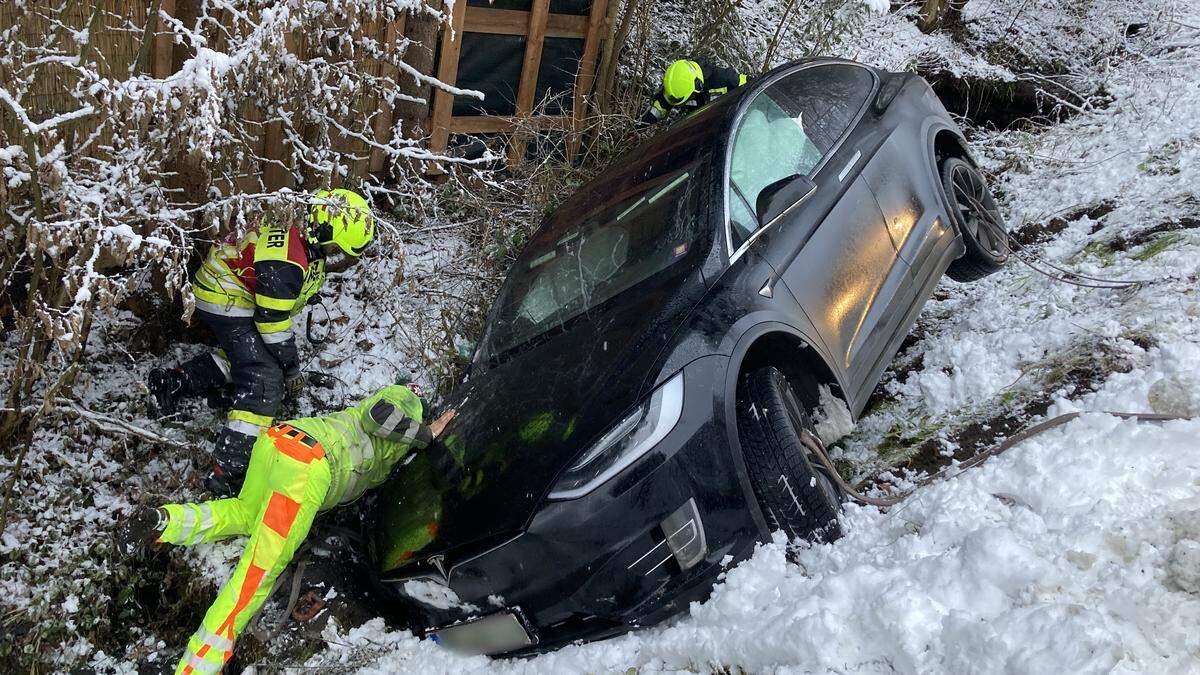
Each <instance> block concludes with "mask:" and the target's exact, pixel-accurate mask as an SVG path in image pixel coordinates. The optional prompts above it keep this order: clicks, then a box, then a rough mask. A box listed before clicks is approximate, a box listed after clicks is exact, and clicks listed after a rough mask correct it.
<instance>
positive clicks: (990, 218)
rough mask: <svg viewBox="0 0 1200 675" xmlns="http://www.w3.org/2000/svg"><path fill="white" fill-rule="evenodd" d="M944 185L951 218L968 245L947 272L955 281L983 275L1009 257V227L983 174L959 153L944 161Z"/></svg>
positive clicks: (999, 265) (996, 268) (991, 271)
mask: <svg viewBox="0 0 1200 675" xmlns="http://www.w3.org/2000/svg"><path fill="white" fill-rule="evenodd" d="M941 173H942V187H943V188H945V190H946V198H947V199H948V200H949V202H950V203H949V207H950V218H951V219H952V220H953V221H954V226H955V227H956V228H957V229H958V231H959V233H960V234H961V235H962V239H963V244H964V245H965V246H966V247H967V251H966V253H964V254H963V255H962V257H961V258H959V259H958V260H955V261H954V262H952V263H950V268H949V269H947V270H946V274H947V275H948V276H949V277H950V278H951V279H953V280H955V281H960V282H968V281H975V280H976V279H982V278H983V277H986V276H987V275H989V274H991V273H993V272H995V271H996V270H998V269H1000V268H1001V267H1003V266H1004V263H1005V262H1007V261H1008V228H1007V227H1006V226H1005V225H1004V217H1003V216H1001V215H1000V209H999V207H997V206H996V200H995V199H993V198H992V191H991V190H990V189H988V186H987V181H986V180H985V179H984V177H983V174H982V173H980V172H979V169H976V168H975V167H974V166H972V165H971V163H970V162H967V161H965V160H963V159H960V158H958V157H951V158H949V159H947V160H946V161H944V162H942V168H941Z"/></svg>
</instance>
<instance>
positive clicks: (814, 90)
mask: <svg viewBox="0 0 1200 675" xmlns="http://www.w3.org/2000/svg"><path fill="white" fill-rule="evenodd" d="M874 88H875V78H874V76H873V75H872V74H871V71H869V70H867V69H866V68H861V67H859V66H851V65H845V64H829V65H824V66H816V67H813V68H807V69H805V70H801V71H800V72H798V73H796V74H795V75H791V76H788V77H785V78H783V79H782V80H780V81H779V82H777V83H776V84H775V85H774V86H772V89H774V90H777V91H776V92H775V93H776V95H777V96H779V97H780V98H781V99H783V100H785V101H787V106H788V109H789V111H790V112H791V113H792V114H793V115H796V116H798V117H802V118H803V119H804V129H805V132H806V133H807V134H808V137H809V138H810V139H811V140H812V142H813V143H815V144H816V146H817V147H818V148H819V149H820V151H821V154H822V155H824V154H826V153H828V152H829V151H830V150H831V149H832V148H833V146H834V145H836V144H837V141H838V139H839V138H841V137H842V134H844V133H846V131H847V130H848V129H849V128H850V124H851V123H852V122H853V121H854V118H855V116H856V115H858V111H859V110H861V109H862V107H863V106H864V105H866V104H867V99H869V98H870V96H871V92H872V91H873V90H874Z"/></svg>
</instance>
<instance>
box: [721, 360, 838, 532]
mask: <svg viewBox="0 0 1200 675" xmlns="http://www.w3.org/2000/svg"><path fill="white" fill-rule="evenodd" d="M737 418H738V438H739V439H740V440H741V444H742V453H743V456H744V457H745V459H746V468H747V470H748V471H749V473H750V482H751V484H752V485H753V486H754V493H755V496H757V497H758V504H759V506H760V507H762V511H763V516H765V517H766V519H767V524H768V525H769V526H770V527H771V528H772V530H783V531H784V532H785V533H786V534H787V535H788V536H789V537H790V538H791V539H793V540H797V539H798V540H804V541H818V542H828V541H833V540H834V539H837V538H838V537H840V536H842V530H841V526H840V525H839V524H838V510H839V508H840V504H841V494H840V492H839V491H838V488H837V486H836V484H835V483H834V482H833V481H832V480H831V479H830V477H829V476H828V474H826V472H825V469H824V467H822V466H821V465H820V463H819V462H818V461H817V460H816V458H813V459H812V460H811V461H810V460H809V457H808V449H807V448H806V447H805V446H804V445H803V444H802V443H801V442H800V431H801V430H802V429H807V430H809V431H810V432H811V431H813V427H812V423H811V422H810V421H809V419H808V415H807V413H805V411H804V407H803V405H802V404H801V403H800V400H799V399H798V398H797V397H796V393H795V391H793V389H792V386H791V384H790V383H789V382H788V380H787V378H786V377H785V376H784V374H783V373H782V372H780V371H779V370H778V369H776V368H772V367H766V368H759V369H758V370H754V371H751V372H750V373H748V374H746V375H745V376H744V377H743V379H742V381H741V383H740V386H739V387H738V403H737ZM814 435H815V432H814Z"/></svg>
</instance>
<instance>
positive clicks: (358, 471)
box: [117, 385, 455, 675]
mask: <svg viewBox="0 0 1200 675" xmlns="http://www.w3.org/2000/svg"><path fill="white" fill-rule="evenodd" d="M454 415H455V412H454V411H453V410H449V411H447V412H445V413H444V414H442V415H441V416H440V417H438V418H437V419H436V420H433V421H429V413H428V407H427V406H426V404H425V401H424V400H422V399H421V398H420V397H419V396H418V395H417V394H416V393H415V392H414V391H413V390H412V389H410V388H409V387H405V386H401V385H390V386H387V387H384V388H383V389H381V390H379V391H378V392H376V393H375V394H373V395H371V396H369V397H367V398H366V399H365V400H363V401H362V402H360V403H358V404H357V405H355V406H352V407H350V408H346V409H345V410H340V411H338V412H335V413H332V414H329V415H325V416H322V417H306V418H302V419H296V420H290V421H287V422H281V423H279V424H276V425H274V426H271V427H269V428H267V429H266V430H265V431H264V432H263V433H262V434H261V435H259V436H258V437H257V440H255V442H254V444H253V453H252V454H251V456H250V464H249V469H248V471H247V473H246V480H245V483H244V484H243V485H242V488H241V491H240V492H239V493H238V495H237V497H232V498H229V499H215V500H211V501H206V502H200V503H184V504H167V505H165V506H162V507H159V508H152V507H143V508H142V509H140V510H139V511H138V512H137V513H135V514H134V515H133V517H131V518H130V519H129V520H128V521H127V522H126V523H125V525H124V526H123V527H122V528H121V530H119V531H118V534H117V545H118V546H119V549H120V551H121V552H122V553H124V554H126V555H132V554H133V553H135V552H136V551H138V550H139V549H141V548H142V547H143V546H146V545H148V544H149V543H150V542H152V541H154V542H158V543H168V544H175V545H178V546H191V545H193V544H198V543H201V542H211V541H219V540H222V539H228V538H230V537H237V536H243V537H249V539H248V540H247V541H246V547H245V550H244V551H243V553H242V557H241V559H240V560H239V561H238V564H237V567H236V568H235V569H234V572H233V576H232V577H230V579H229V580H228V581H227V582H225V585H224V586H222V587H221V590H220V592H219V593H218V594H217V598H216V600H214V601H213V604H212V606H210V607H209V609H208V611H207V612H206V613H205V614H204V619H203V621H202V622H201V624H200V628H199V629H198V630H197V631H196V632H195V633H193V634H192V636H191V638H189V639H188V644H187V649H186V651H185V652H184V654H183V657H182V658H181V659H180V660H179V663H178V665H177V666H176V669H175V673H176V674H177V675H179V674H183V675H215V674H216V673H219V672H221V670H222V669H223V668H224V667H225V664H226V663H227V662H228V661H229V659H230V657H232V656H233V651H234V644H235V642H236V641H237V639H238V637H239V636H240V635H241V634H242V632H243V631H244V630H245V629H246V626H247V625H249V623H250V621H251V620H252V619H253V618H254V615H255V614H256V613H257V612H258V610H259V608H260V607H262V604H263V602H264V601H266V599H267V597H268V596H269V595H270V594H271V588H272V587H273V586H274V585H275V582H276V581H277V580H278V578H279V574H280V573H281V572H283V570H284V568H286V567H287V565H288V563H289V562H290V561H291V559H292V556H294V555H295V554H296V551H297V550H298V549H299V548H300V545H301V544H303V543H304V540H305V539H306V538H307V537H308V533H309V530H310V529H311V527H312V524H313V519H314V518H315V517H316V515H317V514H318V513H319V512H322V511H327V510H329V509H332V508H335V507H337V506H340V505H343V504H348V503H350V502H352V501H354V500H356V499H358V498H359V497H360V496H361V495H362V494H363V493H364V492H366V491H367V490H370V489H371V488H374V487H376V486H378V485H380V484H382V483H383V482H384V481H385V480H387V478H388V476H389V475H390V474H391V472H392V469H393V468H394V467H395V466H396V465H397V464H399V463H400V462H401V461H402V460H404V458H406V457H408V455H409V453H410V452H415V451H419V450H421V449H423V448H426V447H428V446H429V445H430V443H432V442H433V441H434V439H436V438H437V437H438V436H440V435H441V433H442V430H443V429H444V428H445V427H446V425H447V424H449V423H450V421H451V420H452V419H454Z"/></svg>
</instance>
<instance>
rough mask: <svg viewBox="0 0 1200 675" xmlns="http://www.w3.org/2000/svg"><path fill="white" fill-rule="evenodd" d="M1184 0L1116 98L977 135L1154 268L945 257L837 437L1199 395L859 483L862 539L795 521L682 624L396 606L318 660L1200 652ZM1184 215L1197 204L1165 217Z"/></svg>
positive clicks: (880, 664) (850, 668) (850, 664)
mask: <svg viewBox="0 0 1200 675" xmlns="http://www.w3.org/2000/svg"><path fill="white" fill-rule="evenodd" d="M976 4H977V3H970V4H969V6H972V5H976ZM978 4H987V3H978ZM1035 4H1039V5H1046V3H1035ZM1128 4H1130V5H1136V4H1141V5H1142V6H1141V7H1140V8H1133V9H1128V8H1124V9H1122V11H1123V12H1124V11H1130V12H1135V13H1136V12H1137V11H1141V12H1143V14H1142V15H1143V16H1144V15H1145V13H1147V12H1149V11H1159V10H1161V9H1162V8H1163V7H1166V6H1167V5H1166V4H1164V3H1155V4H1153V6H1151V3H1128ZM977 9H978V8H977ZM1042 9H1044V8H1042ZM1172 9H1173V10H1174V11H1175V12H1176V13H1174V14H1170V15H1168V17H1169V18H1168V19H1167V20H1163V21H1162V22H1161V23H1160V24H1158V25H1157V26H1155V27H1154V28H1153V29H1152V30H1153V32H1154V33H1155V35H1154V36H1151V37H1147V38H1145V39H1144V40H1142V41H1138V42H1136V43H1131V44H1130V45H1129V49H1130V50H1131V52H1132V53H1130V54H1127V55H1125V57H1124V58H1123V60H1122V61H1121V62H1119V63H1116V64H1114V65H1113V66H1112V67H1111V68H1106V69H1102V70H1101V69H1099V68H1098V70H1097V75H1098V76H1099V75H1100V74H1101V72H1102V73H1103V77H1104V78H1105V82H1106V87H1107V88H1108V90H1109V92H1110V93H1111V95H1112V96H1113V99H1114V100H1113V101H1112V103H1111V104H1110V105H1109V106H1107V107H1106V108H1104V109H1102V110H1096V111H1092V112H1088V113H1086V114H1083V115H1080V116H1077V117H1075V118H1074V119H1072V120H1071V121H1069V122H1067V123H1064V124H1061V125H1058V126H1056V127H1054V128H1050V129H1048V130H1046V131H1044V132H1040V133H1026V132H1000V133H988V134H981V135H979V136H978V137H977V138H976V145H977V150H978V152H979V154H980V156H981V159H982V161H983V162H984V163H985V166H986V167H987V168H988V169H990V170H993V171H997V172H1001V173H1000V179H999V181H998V185H997V187H998V189H999V191H1000V192H1001V194H1002V195H1003V206H1004V208H1005V211H1006V213H1007V214H1008V217H1009V219H1010V221H1011V223H1012V224H1013V226H1014V227H1016V226H1019V225H1022V224H1026V223H1035V224H1045V223H1047V222H1048V221H1049V220H1050V219H1051V218H1052V217H1054V216H1058V215H1062V214H1064V213H1068V214H1080V213H1082V212H1083V211H1086V210H1088V207H1094V206H1096V205H1099V204H1101V203H1103V202H1105V201H1110V202H1112V204H1113V205H1114V206H1115V209H1113V210H1111V211H1110V212H1108V213H1107V214H1104V215H1099V213H1100V212H1099V211H1092V213H1093V214H1094V215H1095V219H1093V217H1091V216H1088V215H1078V216H1077V217H1075V219H1074V220H1072V221H1071V222H1068V223H1067V224H1066V228H1065V229H1063V230H1062V231H1061V232H1058V233H1057V234H1054V235H1053V236H1052V237H1051V238H1050V240H1049V241H1048V243H1045V244H1044V245H1042V246H1041V247H1040V248H1039V249H1038V251H1037V254H1038V255H1039V256H1041V257H1043V258H1045V259H1048V260H1051V261H1055V262H1056V263H1058V264H1060V265H1063V266H1066V267H1069V268H1072V269H1076V270H1078V271H1080V272H1083V273H1086V274H1090V275H1093V276H1098V277H1106V278H1113V279H1145V280H1151V281H1152V283H1149V284H1146V285H1144V286H1141V287H1139V288H1136V289H1133V290H1123V291H1122V290H1097V289H1087V288H1077V287H1074V286H1069V285H1064V284H1061V283H1057V282H1054V281H1051V280H1049V279H1046V278H1045V277H1042V276H1040V275H1038V274H1035V273H1033V272H1032V271H1031V270H1029V269H1028V268H1026V267H1023V266H1021V265H1019V264H1016V262H1015V261H1014V263H1013V264H1011V265H1010V266H1009V267H1008V268H1007V269H1006V270H1005V271H1003V272H1001V273H999V274H996V275H994V276H992V277H990V278H988V279H986V280H984V281H982V282H980V283H977V284H974V285H970V286H959V285H955V284H953V283H952V282H946V283H945V284H944V285H943V291H944V293H943V294H942V295H940V296H939V298H938V299H936V300H935V301H933V302H931V303H930V304H929V305H928V306H927V308H926V310H925V313H924V315H923V317H922V321H921V326H922V328H923V329H924V330H923V333H922V334H921V337H920V339H918V340H916V341H915V342H913V343H912V344H911V345H910V346H909V347H908V349H907V350H906V351H905V353H904V354H902V357H901V360H900V363H903V364H911V363H912V362H914V361H918V362H919V366H918V367H916V368H912V369H911V370H908V371H907V372H901V373H900V374H899V375H898V376H897V377H895V379H893V380H892V381H891V382H889V383H888V384H887V385H886V387H885V389H886V393H887V394H888V395H889V396H888V398H889V399H890V400H889V401H888V402H887V403H885V404H884V405H880V406H877V407H876V408H875V412H873V413H872V414H869V415H868V416H867V417H866V418H865V419H864V420H862V422H861V424H860V426H859V428H858V429H857V430H856V432H855V433H854V434H853V435H852V436H851V437H850V438H849V439H847V440H846V441H844V442H843V444H842V446H843V447H842V456H843V457H844V458H846V459H849V460H852V461H856V462H857V463H859V465H860V466H863V467H869V466H871V461H872V457H871V450H872V448H873V447H874V446H876V445H877V444H879V443H880V442H881V441H882V440H883V439H884V438H885V437H886V436H887V435H888V434H889V433H891V434H893V435H897V429H900V430H901V431H902V430H903V429H905V428H906V427H911V426H919V425H924V426H925V427H927V428H929V429H930V433H931V434H932V435H933V436H935V437H940V438H941V439H942V442H943V445H945V446H946V448H947V451H952V450H953V449H954V446H955V443H954V441H955V431H956V430H958V429H960V428H961V427H962V425H963V424H964V423H965V422H966V421H968V420H977V419H981V418H982V419H990V418H992V417H995V416H996V414H997V413H998V414H999V415H1000V416H1003V414H1004V412H1005V411H1007V410H1019V409H1020V406H1019V403H1020V402H1021V401H1023V400H1029V399H1032V398H1033V397H1034V396H1035V395H1037V394H1038V392H1040V391H1042V389H1044V388H1045V387H1047V386H1049V387H1050V388H1051V398H1052V402H1051V405H1050V408H1049V410H1048V411H1047V413H1046V415H1047V416H1051V415H1055V414H1059V413H1064V412H1070V411H1076V410H1081V411H1102V410H1116V411H1131V412H1159V413H1166V414H1173V415H1182V416H1187V417H1191V418H1192V419H1189V420H1184V421H1172V422H1167V423H1161V424H1158V423H1145V422H1136V421H1132V420H1122V419H1119V418H1116V417H1113V416H1109V415H1105V414H1102V413H1095V414H1087V415H1084V416H1082V417H1080V418H1078V419H1076V420H1074V421H1071V422H1069V423H1068V424H1066V425H1064V426H1062V427H1058V428H1056V429H1053V430H1051V431H1049V432H1047V433H1045V434H1042V435H1040V436H1037V437H1034V438H1033V439H1030V440H1028V441H1026V442H1024V443H1021V444H1020V445H1018V446H1016V447H1015V448H1013V449H1012V450H1010V451H1009V452H1007V453H1006V454H1004V455H1001V456H999V457H997V458H993V459H992V460H990V461H988V462H987V463H986V464H984V465H983V466H981V467H978V468H974V469H970V470H967V471H965V472H963V473H961V474H959V475H957V476H955V477H953V478H950V479H947V480H943V481H939V482H937V483H935V484H933V485H930V486H928V487H925V488H921V489H920V490H918V491H917V492H916V493H915V494H914V495H913V496H912V497H910V498H909V499H908V500H907V501H905V502H904V503H903V504H902V505H900V506H898V507H895V508H893V509H891V510H890V511H886V512H884V511H880V510H879V509H876V508H872V507H861V506H856V505H849V506H847V508H846V510H845V514H844V529H845V532H846V536H844V537H843V538H842V539H841V540H839V541H837V542H835V543H833V544H828V545H821V546H805V547H801V548H799V549H793V550H792V551H791V554H792V556H793V557H794V559H795V562H791V561H789V557H788V554H789V546H790V545H789V543H788V542H786V541H784V540H783V539H780V538H777V539H776V540H775V541H774V542H773V543H771V544H767V545H764V546H762V547H761V548H760V549H759V551H758V552H757V553H756V554H755V555H754V557H753V558H752V559H751V560H749V561H747V562H745V563H743V564H741V565H739V566H737V567H736V568H734V569H731V570H729V571H728V572H727V574H726V575H725V578H724V580H723V581H722V582H721V583H720V584H719V585H718V586H717V587H716V589H715V590H714V593H713V596H712V598H711V599H709V600H708V601H707V602H704V603H700V604H695V605H693V606H692V608H691V610H690V611H689V612H688V613H687V615H685V616H682V617H680V618H678V619H677V620H675V621H674V622H672V623H670V624H669V625H665V626H660V627H657V628H652V629H648V630H644V631H641V632H638V633H635V634H631V635H627V636H624V637H621V638H617V639H614V640H609V641H606V642H602V643H596V644H586V645H576V646H571V647H568V648H565V649H562V650H559V651H558V652H555V653H551V654H547V655H543V656H539V657H536V658H534V659H530V660H523V661H489V660H486V659H483V658H461V657H457V656H454V655H452V654H450V653H448V652H446V651H445V650H443V649H441V648H439V647H438V646H436V645H434V644H432V643H429V642H424V641H419V640H417V639H415V638H414V637H412V635H411V634H409V633H408V632H406V631H393V632H389V631H388V630H387V629H386V628H385V627H384V626H383V624H382V622H379V621H376V622H371V623H369V624H367V625H365V626H362V627H359V628H356V629H352V630H348V631H344V632H342V633H338V632H337V631H336V630H334V629H332V628H331V629H329V630H328V632H327V637H328V638H329V639H330V640H331V646H330V647H329V649H328V650H327V651H326V652H324V653H322V654H320V655H318V656H317V657H315V658H314V659H312V660H311V661H310V662H309V664H308V665H310V666H323V667H331V666H333V665H334V664H338V663H341V664H343V665H346V666H354V667H362V670H363V672H378V673H386V672H397V671H411V672H427V673H438V672H456V673H463V672H514V673H530V672H537V673H575V672H579V673H595V672H640V673H648V672H677V671H683V672H752V673H785V672H786V673H793V672H794V673H806V672H836V673H851V672H852V673H876V672H879V673H890V672H902V673H924V672H944V673H973V672H979V673H993V672H1012V673H1049V672H1071V673H1074V672H1088V673H1091V672H1142V673H1183V672H1200V630H1198V629H1197V626H1200V292H1198V291H1200V285H1198V274H1200V229H1196V228H1197V225H1200V223H1198V222H1197V220H1196V219H1200V194H1198V193H1197V186H1200V48H1198V45H1200V28H1197V27H1200V8H1197V7H1196V6H1194V5H1191V6H1189V5H1185V4H1182V3H1181V4H1178V5H1173V6H1172ZM1093 11H1095V7H1094V6H1093V7H1091V8H1090V9H1087V11H1086V12H1085V13H1084V15H1085V16H1086V15H1088V14H1089V13H1090V12H1093ZM1130 16H1133V14H1131V15H1130ZM1040 18H1041V19H1043V22H1044V23H1046V24H1049V23H1050V22H1047V21H1044V19H1045V17H1044V16H1041V17H1040ZM895 30H900V29H895ZM1189 219H1190V220H1189ZM1172 222H1174V223H1176V224H1177V225H1178V226H1179V227H1180V229H1176V230H1167V229H1164V231H1162V232H1155V233H1151V234H1146V233H1147V232H1148V231H1150V230H1151V229H1152V228H1156V227H1158V226H1161V225H1163V224H1164V223H1172ZM1118 237H1120V238H1123V240H1124V241H1125V242H1136V243H1134V244H1133V245H1124V244H1122V243H1121V242H1120V241H1117V238H1118ZM1095 242H1101V243H1100V244H1097V243H1095ZM1114 242H1115V243H1114ZM1079 363H1083V364H1085V365H1090V366H1092V368H1091V370H1093V371H1095V373H1094V375H1095V381H1094V382H1090V383H1087V384H1086V386H1085V385H1083V384H1081V383H1079V382H1078V381H1075V380H1060V379H1056V378H1055V376H1054V375H1055V373H1056V372H1060V371H1061V370H1062V369H1063V368H1064V367H1066V366H1071V365H1077V364H1079ZM1114 364H1119V365H1118V366H1117V367H1114ZM989 416H991V417H989ZM913 420H920V422H914V421H913ZM1028 421H1030V422H1033V421H1037V418H1035V419H1030V420H1028ZM899 435H901V436H903V433H900V434H899Z"/></svg>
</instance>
